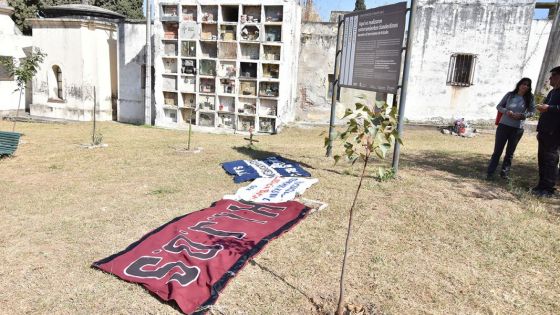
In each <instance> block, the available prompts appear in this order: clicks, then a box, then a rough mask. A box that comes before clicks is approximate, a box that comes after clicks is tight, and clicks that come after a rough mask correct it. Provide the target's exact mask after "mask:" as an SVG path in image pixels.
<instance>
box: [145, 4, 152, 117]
mask: <svg viewBox="0 0 560 315" xmlns="http://www.w3.org/2000/svg"><path fill="white" fill-rule="evenodd" d="M145 57H146V71H145V72H146V73H145V74H146V84H145V86H144V124H145V125H150V126H151V125H152V6H151V0H146V52H145Z"/></svg>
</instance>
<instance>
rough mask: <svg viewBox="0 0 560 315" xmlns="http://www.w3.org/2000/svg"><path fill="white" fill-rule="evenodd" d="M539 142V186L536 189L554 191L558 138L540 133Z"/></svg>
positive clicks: (559, 144) (556, 173)
mask: <svg viewBox="0 0 560 315" xmlns="http://www.w3.org/2000/svg"><path fill="white" fill-rule="evenodd" d="M537 139H538V140H539V184H538V185H537V187H536V188H537V189H540V190H546V191H548V192H553V191H554V185H555V184H556V176H558V149H559V146H560V141H559V140H558V136H554V135H549V134H546V133H540V132H539V134H538V135H537Z"/></svg>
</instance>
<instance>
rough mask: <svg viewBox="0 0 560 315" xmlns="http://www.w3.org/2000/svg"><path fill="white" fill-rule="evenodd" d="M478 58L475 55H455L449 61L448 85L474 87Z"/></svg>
mask: <svg viewBox="0 0 560 315" xmlns="http://www.w3.org/2000/svg"><path fill="white" fill-rule="evenodd" d="M476 60H477V56H476V55H473V54H453V55H451V58H450V60H449V69H448V71H447V85H453V86H471V85H473V79H474V70H475V68H476Z"/></svg>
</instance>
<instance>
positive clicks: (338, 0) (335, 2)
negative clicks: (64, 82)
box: [144, 0, 557, 21]
mask: <svg viewBox="0 0 560 315" xmlns="http://www.w3.org/2000/svg"><path fill="white" fill-rule="evenodd" d="M402 1H403V0H365V3H366V7H367V8H368V9H371V8H375V7H379V6H382V5H387V4H392V3H397V2H402ZM556 1H557V0H539V2H556ZM408 2H409V3H410V0H408ZM152 3H153V2H152ZM355 3H356V1H355V0H313V4H314V5H315V8H316V9H317V11H319V14H320V15H321V19H322V20H323V21H328V20H329V16H330V14H331V11H352V10H354V4H355ZM145 7H146V0H144V8H145ZM144 12H146V10H145V9H144ZM546 15H547V11H546V10H535V17H536V18H537V19H544V18H546Z"/></svg>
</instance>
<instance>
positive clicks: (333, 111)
mask: <svg viewBox="0 0 560 315" xmlns="http://www.w3.org/2000/svg"><path fill="white" fill-rule="evenodd" d="M343 23H344V19H343V18H342V15H339V16H338V32H337V35H336V55H335V57H334V80H333V88H332V97H331V119H330V123H329V142H328V144H327V154H326V156H327V157H329V156H331V155H332V143H333V140H334V122H335V118H336V117H335V116H336V99H337V96H338V79H339V69H338V67H339V64H340V59H339V56H340V54H341V53H342V48H340V49H339V47H340V33H341V32H340V30H341V28H342V24H343Z"/></svg>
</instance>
